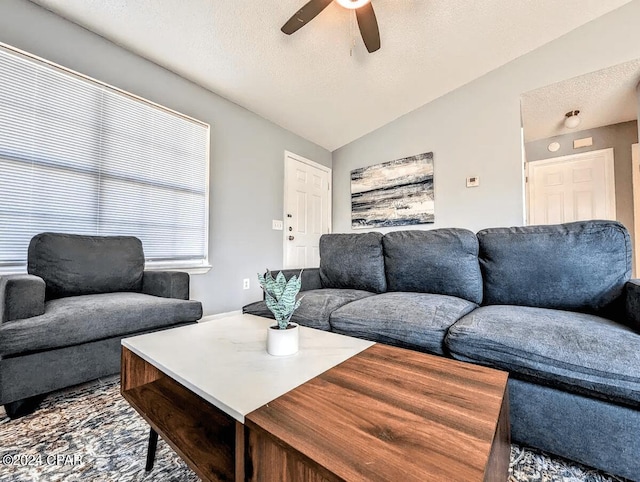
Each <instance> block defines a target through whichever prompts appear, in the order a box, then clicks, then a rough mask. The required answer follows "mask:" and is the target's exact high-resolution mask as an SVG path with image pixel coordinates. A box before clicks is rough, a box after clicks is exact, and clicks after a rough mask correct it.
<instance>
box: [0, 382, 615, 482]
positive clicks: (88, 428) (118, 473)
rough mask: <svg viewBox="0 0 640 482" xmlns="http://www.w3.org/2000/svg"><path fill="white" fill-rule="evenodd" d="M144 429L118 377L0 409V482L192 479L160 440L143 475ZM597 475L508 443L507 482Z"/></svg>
mask: <svg viewBox="0 0 640 482" xmlns="http://www.w3.org/2000/svg"><path fill="white" fill-rule="evenodd" d="M148 430H149V427H148V426H147V424H146V423H145V422H144V420H143V419H142V418H141V417H140V416H139V415H138V414H137V413H136V412H135V411H134V410H133V408H131V407H130V406H129V404H128V403H127V402H126V401H125V400H124V399H123V398H122V397H121V396H120V383H119V377H111V378H109V379H104V380H97V381H95V382H91V383H87V384H84V385H81V386H78V387H74V388H72V389H68V390H64V391H61V392H57V393H55V394H53V395H50V396H49V397H48V398H47V399H45V401H44V402H43V403H42V405H41V408H40V409H39V410H38V411H36V412H35V413H34V414H32V415H29V416H27V417H23V418H21V419H18V420H10V419H9V418H7V417H6V415H5V414H4V411H1V410H0V459H1V462H0V463H1V464H2V465H1V466H0V482H9V481H12V482H16V481H19V482H27V481H33V482H45V481H46V482H62V481H92V482H115V481H158V482H160V481H162V482H168V481H176V482H178V481H180V482H182V481H185V482H191V481H194V482H195V481H198V480H199V479H198V477H197V476H196V475H195V474H194V473H193V472H192V471H191V470H190V469H189V468H188V467H187V466H186V464H185V463H184V462H183V461H182V460H181V459H180V458H179V457H178V456H177V455H176V454H175V453H174V452H173V450H172V449H171V448H170V447H169V446H168V445H167V444H166V443H165V442H164V441H163V440H162V439H160V440H159V441H158V451H157V454H156V462H155V466H154V469H153V470H152V471H151V472H149V473H146V472H145V470H144V463H145V456H146V450H147V437H148V433H149V432H148ZM623 480H624V479H621V478H617V477H612V476H608V475H606V474H603V473H602V472H599V471H597V470H593V469H589V468H587V467H584V466H580V465H576V464H574V463H572V462H569V461H566V460H562V459H559V458H557V457H551V456H549V455H547V454H544V453H541V452H537V451H533V450H530V449H527V448H523V447H519V446H517V445H513V446H512V448H511V466H510V478H509V482H520V481H523V482H524V481H540V482H550V481H562V482H578V481H588V482H613V481H616V482H620V481H623Z"/></svg>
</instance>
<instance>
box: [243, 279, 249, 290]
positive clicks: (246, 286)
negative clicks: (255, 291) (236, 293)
mask: <svg viewBox="0 0 640 482" xmlns="http://www.w3.org/2000/svg"><path fill="white" fill-rule="evenodd" d="M249 288H251V280H250V279H249V278H245V279H243V280H242V289H243V290H248V289H249Z"/></svg>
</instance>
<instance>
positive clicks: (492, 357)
mask: <svg viewBox="0 0 640 482" xmlns="http://www.w3.org/2000/svg"><path fill="white" fill-rule="evenodd" d="M446 344H447V346H448V348H449V350H450V352H451V354H452V355H453V357H454V358H456V359H458V360H462V361H470V362H473V363H479V364H482V365H487V366H490V367H494V368H500V369H503V370H508V371H509V372H511V373H512V374H513V376H515V377H516V378H521V379H523V380H527V381H532V382H535V383H539V384H542V385H547V386H552V387H556V388H560V389H563V390H566V391H569V392H573V393H578V394H582V395H588V396H591V397H595V398H601V399H604V400H608V401H614V402H619V403H624V404H627V405H629V404H631V405H635V406H637V404H638V403H639V402H640V335H638V334H637V333H635V332H634V331H633V330H632V329H631V328H629V327H627V326H625V325H621V324H618V323H616V322H614V321H611V320H608V319H605V318H601V317H598V316H595V315H589V314H583V313H574V312H569V311H558V310H550V309H545V308H529V307H519V306H486V307H482V308H478V309H477V310H475V311H473V312H472V313H470V314H469V315H467V316H465V317H464V318H462V319H461V320H460V321H458V322H457V323H456V324H455V325H453V326H452V327H451V328H450V330H449V334H448V335H447V338H446Z"/></svg>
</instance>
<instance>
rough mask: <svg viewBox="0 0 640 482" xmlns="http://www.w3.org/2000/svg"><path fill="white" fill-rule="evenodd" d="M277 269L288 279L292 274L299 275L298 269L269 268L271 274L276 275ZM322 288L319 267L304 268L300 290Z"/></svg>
mask: <svg viewBox="0 0 640 482" xmlns="http://www.w3.org/2000/svg"><path fill="white" fill-rule="evenodd" d="M278 271H282V274H284V277H285V278H286V279H287V280H289V279H290V278H291V277H292V276H293V275H296V276H297V275H299V274H300V270H299V269H282V270H271V272H272V273H273V275H274V276H275V275H277V274H278ZM320 288H322V282H321V281H320V268H304V270H303V271H302V286H301V287H300V291H309V290H319V289H320Z"/></svg>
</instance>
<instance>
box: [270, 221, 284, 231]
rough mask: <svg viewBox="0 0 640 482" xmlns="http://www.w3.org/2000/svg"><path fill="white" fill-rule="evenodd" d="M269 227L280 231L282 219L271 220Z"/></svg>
mask: <svg viewBox="0 0 640 482" xmlns="http://www.w3.org/2000/svg"><path fill="white" fill-rule="evenodd" d="M271 229H275V230H276V231H282V221H280V220H278V219H273V220H271Z"/></svg>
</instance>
